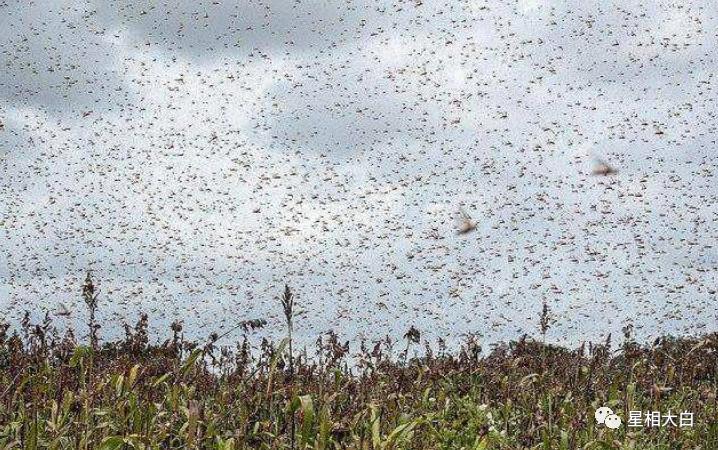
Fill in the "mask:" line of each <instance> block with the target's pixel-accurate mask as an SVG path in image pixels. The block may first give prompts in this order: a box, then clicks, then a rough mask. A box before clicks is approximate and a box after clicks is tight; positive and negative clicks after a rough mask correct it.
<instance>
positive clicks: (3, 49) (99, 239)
mask: <svg viewBox="0 0 718 450" xmlns="http://www.w3.org/2000/svg"><path fill="white" fill-rule="evenodd" d="M717 19H718V7H717V6H716V5H715V3H714V2H712V1H708V0H705V1H703V0H699V1H688V2H667V1H654V0H646V1H642V2H639V1H634V0H631V1H621V2H609V1H595V0H593V1H591V0H589V1H583V2H573V1H549V0H546V1H542V0H521V1H498V2H497V1H490V2H489V1H468V2H445V3H444V2H433V1H428V0H427V1H423V2H418V1H417V2H415V1H400V2H394V3H391V2H364V1H349V2H327V1H321V2H320V1H302V2H289V1H279V0H277V1H263V2H257V1H251V2H229V1H219V2H211V1H196V0H195V1H172V2H169V1H166V2H149V1H134V2H133V1H96V2H93V1H89V0H88V1H54V2H27V1H7V0H6V1H2V0H0V62H1V64H2V70H0V102H1V103H0V122H1V123H2V128H1V129H0V155H1V158H2V160H1V162H0V164H1V165H0V171H1V172H0V195H2V201H1V202H0V214H1V215H0V220H1V222H0V223H1V224H2V228H0V237H1V238H2V242H3V247H2V252H3V254H2V256H3V258H2V261H0V276H1V277H2V283H1V284H0V311H1V312H3V313H5V314H6V315H7V317H8V318H9V320H17V318H18V317H20V316H21V314H22V311H23V310H25V309H28V310H31V311H32V312H33V314H34V315H35V316H36V317H39V316H40V315H41V314H42V312H43V311H46V310H47V311H53V310H55V309H56V308H57V305H58V304H59V303H63V304H65V305H67V306H68V307H69V308H70V309H72V310H74V311H75V315H74V319H71V320H78V317H81V314H82V312H83V310H82V306H83V305H82V303H81V299H80V298H79V295H78V294H79V292H80V285H81V280H82V278H83V277H84V272H85V270H87V269H92V271H93V273H94V274H95V277H96V278H97V281H98V284H99V285H100V288H101V292H102V295H101V297H100V298H101V300H100V301H101V315H102V317H103V319H105V320H106V322H105V324H106V325H105V329H104V332H105V333H109V334H112V333H115V332H118V330H120V329H121V328H120V327H119V324H120V323H121V321H123V320H127V321H133V320H134V319H135V318H136V316H137V312H138V311H139V310H145V311H147V312H149V313H150V317H151V323H152V324H153V327H155V328H156V329H162V330H164V329H165V328H166V325H167V323H169V322H170V321H172V320H175V319H182V320H184V322H185V325H186V327H187V329H188V330H189V331H190V332H191V333H194V334H198V335H202V336H204V335H206V334H208V333H209V332H210V331H214V330H219V329H221V328H222V327H228V326H231V325H232V324H233V323H235V322H236V321H237V320H241V319H245V318H255V317H264V318H268V319H270V324H271V325H272V329H271V330H270V331H269V334H272V335H273V334H275V333H276V332H277V331H278V325H279V320H278V318H277V315H278V314H279V311H280V308H279V305H278V303H277V301H276V296H277V295H278V294H279V293H280V292H281V290H282V288H283V284H284V283H285V282H286V283H289V284H290V285H291V286H293V287H294V288H295V290H296V293H297V295H298V300H297V301H298V303H299V304H300V305H301V307H302V309H303V310H305V311H306V313H305V317H304V318H303V319H302V321H301V322H300V324H299V328H300V330H299V335H300V336H301V337H302V338H305V339H307V340H308V341H313V339H314V337H315V336H316V334H317V333H319V332H323V331H327V330H329V329H330V328H333V329H334V330H336V331H338V332H340V333H341V334H342V335H343V336H345V337H346V338H357V337H367V338H369V339H374V338H379V337H381V336H383V335H384V334H393V335H395V336H400V335H401V334H403V332H404V331H405V330H406V328H408V327H409V325H411V324H414V325H416V326H417V327H418V328H419V329H421V330H422V331H424V332H425V335H427V336H429V337H432V338H434V337H443V338H447V339H450V340H451V339H455V338H458V337H460V336H461V335H462V334H463V333H468V332H479V333H481V334H482V335H483V336H484V337H485V339H486V340H489V341H493V340H497V339H508V338H514V337H517V336H518V335H519V334H521V333H524V332H528V333H533V334H536V333H537V329H538V328H537V327H538V312H539V311H540V309H541V303H542V302H543V301H546V302H547V303H548V304H549V305H550V307H551V309H552V311H553V312H554V316H555V318H556V319H557V322H556V324H555V325H554V327H553V329H552V331H551V333H550V338H551V339H552V340H554V341H559V342H569V343H576V342H578V341H580V340H583V339H599V338H602V337H604V336H605V335H606V334H607V333H608V332H613V333H614V335H615V334H616V333H620V329H621V327H622V326H623V325H625V324H626V323H627V322H629V321H631V322H633V323H634V324H635V325H636V326H637V328H638V333H639V336H641V337H647V336H655V335H657V334H662V333H666V332H672V333H698V332H704V331H713V330H716V329H717V328H718V327H717V324H718V315H717V313H716V311H718V309H717V308H716V306H717V305H716V294H715V291H714V289H715V288H716V285H718V277H717V276H716V274H717V273H718V249H716V247H715V243H716V239H717V238H718V226H717V225H716V223H718V221H717V219H718V203H717V201H718V188H717V187H716V186H718V183H717V180H716V176H715V167H716V163H718V152H716V142H715V140H716V137H715V136H716V112H717V110H716V102H715V98H716V80H715V73H716V69H717V67H716V47H715V43H716V38H717V36H716V30H718V20H717ZM596 158H602V159H603V160H605V161H607V162H609V163H610V164H611V165H613V166H614V167H616V168H617V169H618V174H616V175H614V176H610V177H597V176H593V175H591V170H592V166H593V165H594V164H595V162H596ZM461 207H463V208H464V209H465V210H466V211H467V212H468V213H469V214H470V215H471V216H472V217H473V218H474V219H475V220H476V222H477V223H478V226H477V229H476V230H475V231H474V232H471V233H468V234H465V235H458V234H457V233H456V230H457V216H458V212H459V209H460V208H461ZM62 320H65V321H67V319H62Z"/></svg>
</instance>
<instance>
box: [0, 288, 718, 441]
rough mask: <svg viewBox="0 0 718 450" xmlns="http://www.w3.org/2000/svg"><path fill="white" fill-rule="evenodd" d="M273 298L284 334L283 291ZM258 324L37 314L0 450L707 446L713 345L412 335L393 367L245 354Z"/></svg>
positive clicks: (383, 353) (369, 351)
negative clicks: (96, 327)
mask: <svg viewBox="0 0 718 450" xmlns="http://www.w3.org/2000/svg"><path fill="white" fill-rule="evenodd" d="M86 281H87V280H86ZM86 284H87V283H86ZM84 292H85V290H83V295H84ZM88 292H89V290H88ZM96 294H97V292H96V291H95V292H94V293H93V294H92V295H93V298H96ZM281 299H282V306H283V308H284V310H285V318H286V319H287V331H288V337H291V331H292V325H293V324H292V319H293V318H295V314H294V307H295V305H294V297H293V293H292V291H291V290H290V289H289V288H285V291H284V294H283V296H282V297H281ZM95 304H96V303H95ZM88 307H89V305H88ZM288 312H289V313H288ZM541 314H543V315H544V316H547V315H548V311H547V310H546V311H542V312H541ZM90 320H92V319H90ZM239 320H240V319H238V322H239ZM263 325H264V323H263V322H262V321H243V322H241V323H240V325H238V328H240V329H241V330H243V333H245V337H244V338H242V339H240V341H239V342H238V343H237V344H236V345H233V346H231V347H228V346H220V345H219V344H218V342H220V338H221V337H222V336H219V335H217V334H212V335H211V336H210V337H209V338H208V339H207V340H206V341H204V342H200V341H192V340H187V339H185V338H184V335H183V333H182V325H181V324H180V323H174V324H172V328H171V332H172V334H171V336H172V338H171V339H168V340H167V341H165V342H162V343H150V337H149V333H148V319H147V316H146V315H141V316H140V319H139V320H138V322H137V323H136V324H135V326H133V327H129V326H127V327H126V328H125V337H124V338H123V339H120V340H117V341H113V342H104V343H100V342H98V341H96V340H93V339H92V338H91V339H90V345H83V344H82V343H81V342H78V340H77V339H76V338H75V337H74V334H73V333H72V332H68V333H67V334H62V335H61V334H59V333H58V332H57V331H56V330H55V328H54V326H53V324H52V321H51V320H49V318H46V320H44V321H42V322H40V323H32V321H31V320H30V319H29V316H28V317H27V318H26V320H24V321H23V323H22V324H20V327H19V328H18V329H16V330H12V329H11V328H10V326H8V325H7V324H2V325H0V448H1V449H15V448H23V449H39V448H48V449H101V450H109V449H130V448H137V449H170V448H177V449H179V448H191V449H194V448H202V449H257V448H259V449H284V448H299V449H386V450H388V449H403V448H407V449H524V448H525V449H547V450H548V449H550V450H554V449H579V448H580V449H593V448H596V449H601V448H602V449H651V450H653V449H688V448H690V449H697V448H700V449H715V448H718V423H717V420H716V419H717V418H718V416H717V414H718V407H717V403H716V393H717V390H718V378H717V374H718V358H717V357H716V355H717V353H716V352H717V351H718V334H711V335H706V336H703V337H701V338H684V339H677V338H670V337H665V338H661V339H659V340H658V341H656V342H655V343H654V344H653V345H640V344H638V343H636V342H634V341H633V339H632V338H631V330H630V328H628V329H627V330H626V336H625V337H626V339H625V341H624V344H623V345H622V346H621V348H620V349H618V350H616V351H613V350H612V349H611V347H610V343H609V342H605V343H600V344H586V345H582V346H580V347H579V348H577V349H573V350H569V349H564V348H560V347H556V346H552V345H546V344H545V343H543V342H542V341H535V340H533V339H530V338H528V337H523V338H521V339H519V340H518V341H515V342H511V343H506V344H503V345H499V346H497V347H496V348H494V349H493V350H492V351H491V352H489V353H488V354H486V355H485V356H484V352H482V350H481V347H480V345H479V343H478V342H477V340H476V339H475V338H468V339H467V341H466V342H465V343H464V345H463V346H461V348H460V349H458V350H457V351H455V352H449V351H448V350H447V349H446V347H445V346H444V345H443V343H442V342H439V343H437V344H435V345H430V344H429V343H426V342H423V344H424V350H425V351H424V352H421V356H417V357H413V358H410V357H408V356H407V355H408V350H409V347H410V345H418V344H420V343H421V334H420V331H419V330H418V329H417V328H415V327H413V326H411V325H408V326H407V328H408V330H409V331H408V332H407V334H406V335H405V339H406V341H407V342H406V350H405V351H404V352H402V353H403V354H402V355H401V356H400V357H399V358H398V359H397V358H394V357H393V355H394V354H395V353H394V351H393V348H394V344H395V343H394V342H392V341H391V339H386V340H383V341H381V342H372V343H369V342H361V343H358V344H357V345H356V347H357V348H355V349H354V350H350V345H349V343H347V342H342V341H340V339H339V337H338V336H337V335H336V334H335V333H333V332H329V333H325V334H323V335H321V336H319V337H318V339H317V343H316V349H315V350H316V352H315V356H314V357H312V358H309V357H307V354H306V352H300V353H296V354H295V353H294V352H293V350H291V351H290V350H289V348H288V347H289V345H290V343H291V338H290V339H286V340H284V341H283V342H282V343H281V344H279V345H275V344H274V343H272V342H269V341H266V340H264V341H262V342H261V344H260V345H259V346H258V347H257V348H252V346H251V345H250V344H249V340H248V339H247V337H246V333H247V332H248V331H250V330H251V329H252V328H255V327H261V326H263ZM91 330H92V328H91ZM542 334H543V333H542ZM93 344H94V345H93ZM603 405H607V406H609V407H611V408H612V409H613V410H614V411H616V412H617V413H619V414H620V415H622V417H623V418H624V421H625V420H626V418H627V413H628V411H632V410H642V411H662V412H663V413H667V412H668V411H669V410H670V411H672V412H674V413H676V412H682V411H690V412H693V413H694V414H695V420H694V426H693V427H691V428H679V427H660V428H641V429H630V428H627V427H622V428H621V429H619V430H615V431H613V430H609V429H606V428H603V427H601V426H598V425H596V424H595V421H594V419H593V411H594V410H595V409H596V408H597V407H598V406H603Z"/></svg>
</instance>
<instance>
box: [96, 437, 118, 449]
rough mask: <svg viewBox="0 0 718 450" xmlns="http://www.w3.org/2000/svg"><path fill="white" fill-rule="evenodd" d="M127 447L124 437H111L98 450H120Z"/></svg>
mask: <svg viewBox="0 0 718 450" xmlns="http://www.w3.org/2000/svg"><path fill="white" fill-rule="evenodd" d="M124 445H125V440H124V439H123V438H122V436H110V437H107V438H105V439H104V440H103V441H102V444H100V447H98V449H97V450H119V449H121V448H122V447H123V446H124Z"/></svg>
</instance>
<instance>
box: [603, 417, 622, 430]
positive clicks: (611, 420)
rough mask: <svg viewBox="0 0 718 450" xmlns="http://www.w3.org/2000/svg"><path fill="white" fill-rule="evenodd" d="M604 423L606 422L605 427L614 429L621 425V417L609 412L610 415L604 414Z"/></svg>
mask: <svg viewBox="0 0 718 450" xmlns="http://www.w3.org/2000/svg"><path fill="white" fill-rule="evenodd" d="M605 423H606V427H608V428H610V429H612V430H615V429H617V428H618V427H620V426H621V418H620V417H618V416H617V415H615V414H610V415H608V416H606V420H605Z"/></svg>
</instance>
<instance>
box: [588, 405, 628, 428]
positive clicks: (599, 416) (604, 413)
mask: <svg viewBox="0 0 718 450" xmlns="http://www.w3.org/2000/svg"><path fill="white" fill-rule="evenodd" d="M611 415H613V410H612V409H611V408H609V407H607V406H601V407H600V408H598V409H597V410H596V414H594V417H595V418H596V422H598V423H604V422H605V421H606V417H608V416H611ZM618 420H619V424H620V421H621V419H618Z"/></svg>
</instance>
